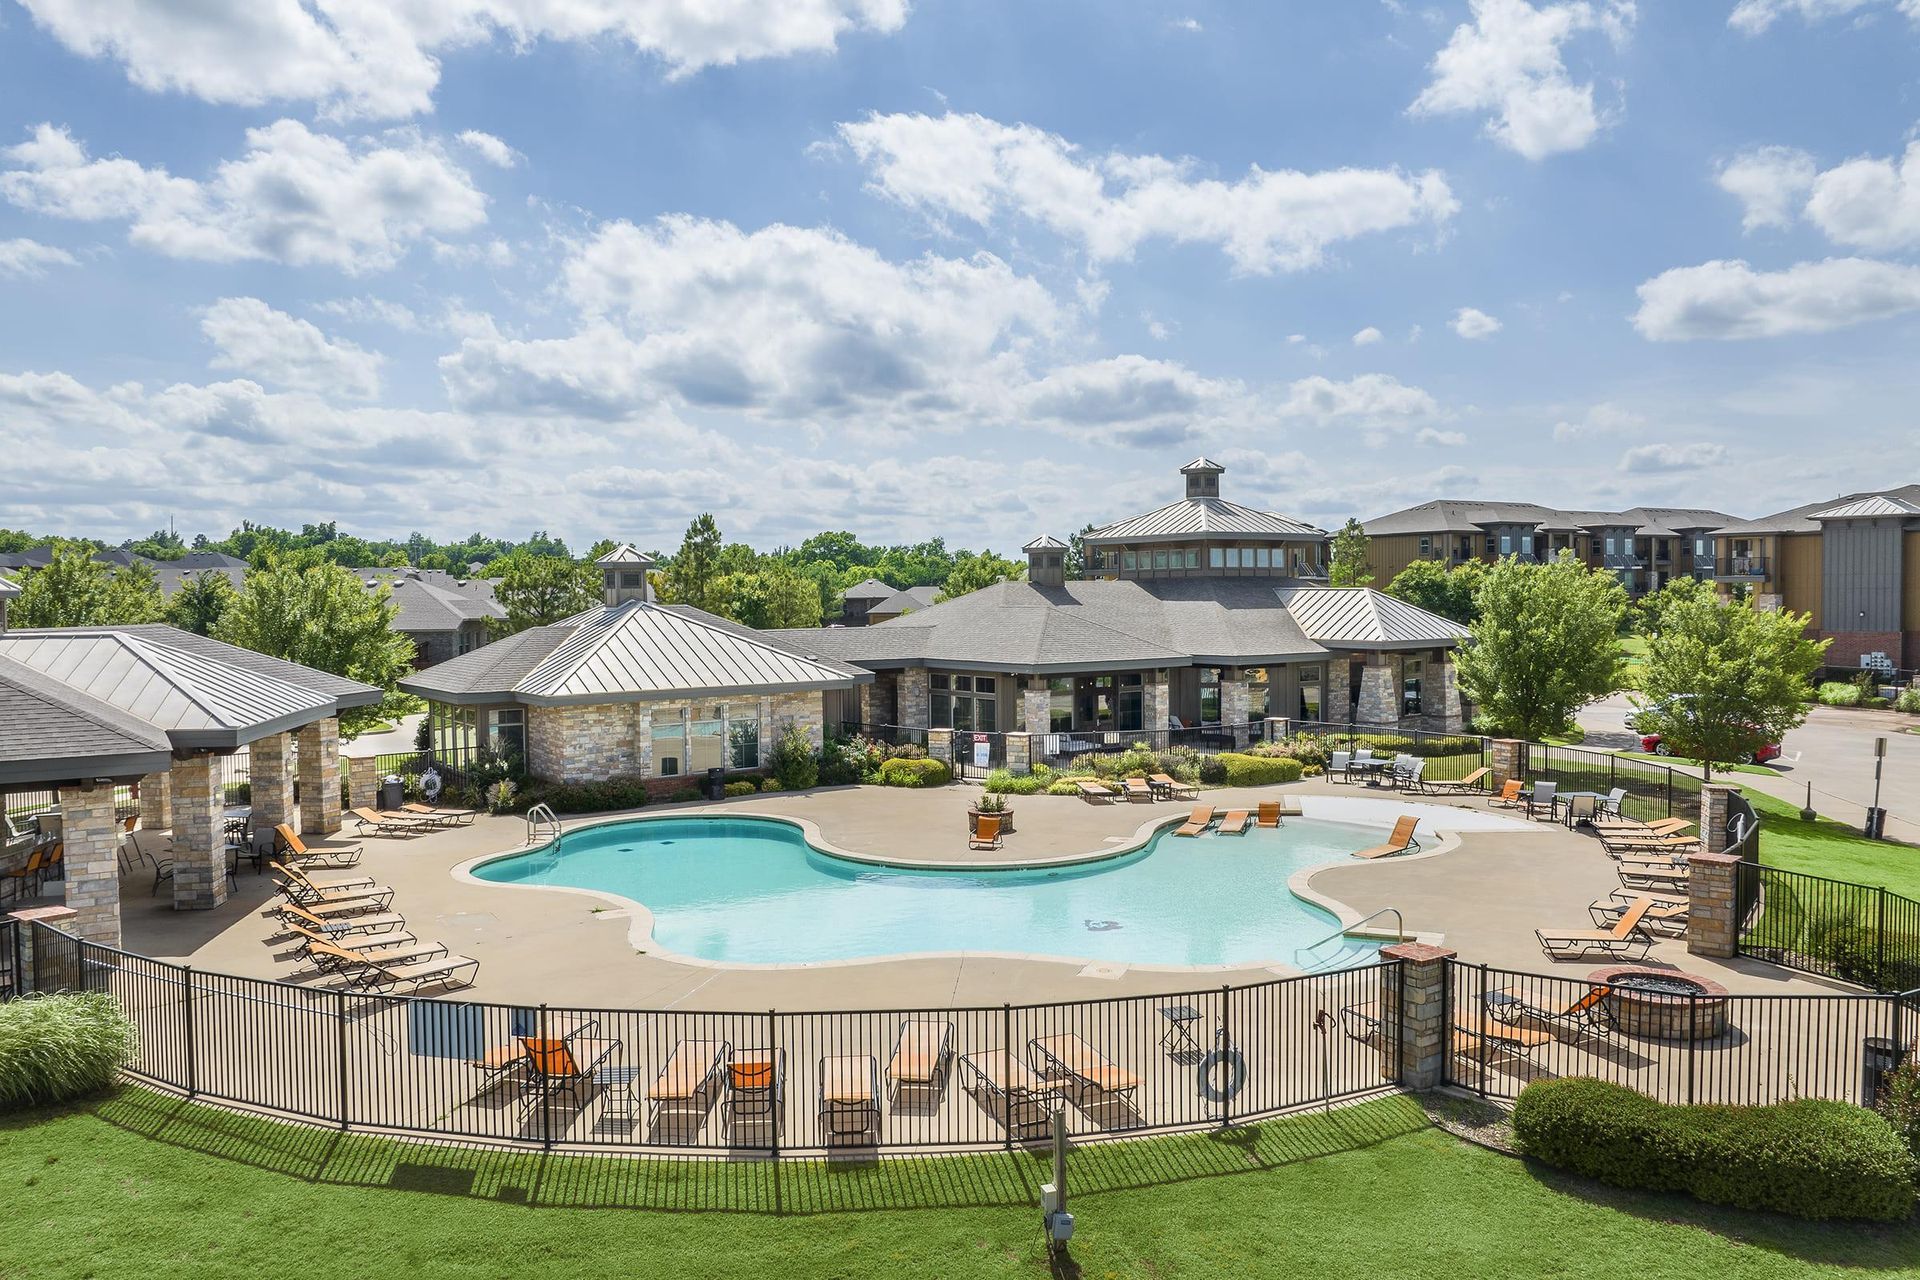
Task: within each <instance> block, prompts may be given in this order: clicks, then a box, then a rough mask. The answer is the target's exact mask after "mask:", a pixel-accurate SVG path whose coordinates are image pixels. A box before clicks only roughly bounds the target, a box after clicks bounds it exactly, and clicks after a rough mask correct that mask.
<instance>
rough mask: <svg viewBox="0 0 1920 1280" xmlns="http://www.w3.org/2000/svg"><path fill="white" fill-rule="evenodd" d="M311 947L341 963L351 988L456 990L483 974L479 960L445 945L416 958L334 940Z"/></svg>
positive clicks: (388, 991) (313, 951)
mask: <svg viewBox="0 0 1920 1280" xmlns="http://www.w3.org/2000/svg"><path fill="white" fill-rule="evenodd" d="M307 951H308V952H309V953H310V954H312V955H313V956H314V958H315V959H316V960H318V959H320V958H322V957H324V958H325V959H326V960H327V961H328V962H329V963H331V964H334V965H337V966H339V972H340V973H341V974H342V976H343V977H345V979H346V985H347V987H348V988H349V989H350V990H354V991H374V992H378V993H379V994H381V995H389V994H391V993H393V992H395V991H398V990H399V989H400V988H402V987H405V988H406V989H407V990H408V991H409V992H415V991H419V990H420V989H421V988H423V987H445V988H446V989H447V990H449V991H453V990H458V989H459V988H461V987H470V986H472V985H473V983H474V979H476V978H478V977H479V976H480V962H479V961H478V960H475V959H473V958H472V957H471V956H458V955H450V954H448V953H447V951H446V949H445V948H444V947H443V948H441V951H440V954H438V955H436V956H432V957H417V958H413V959H406V958H403V957H401V956H388V955H385V954H382V953H381V952H378V951H355V950H353V949H351V948H348V947H342V946H338V945H336V944H334V943H330V942H309V943H308V944H307Z"/></svg>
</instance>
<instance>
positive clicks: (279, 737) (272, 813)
mask: <svg viewBox="0 0 1920 1280" xmlns="http://www.w3.org/2000/svg"><path fill="white" fill-rule="evenodd" d="M247 753H248V755H249V756H250V757H251V758H252V763H251V764H250V765H249V767H248V772H247V777H248V783H249V786H248V791H249V793H250V794H251V795H252V797H253V799H252V804H253V820H254V822H255V823H256V824H258V825H259V826H261V827H263V828H264V827H277V826H279V825H280V824H281V823H283V822H292V821H293V770H294V762H293V735H292V734H287V733H275V734H269V735H268V736H266V737H264V738H256V739H255V740H254V741H253V742H252V743H251V744H249V746H248V748H247Z"/></svg>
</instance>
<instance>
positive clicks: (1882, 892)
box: [1873, 885, 1892, 991]
mask: <svg viewBox="0 0 1920 1280" xmlns="http://www.w3.org/2000/svg"><path fill="white" fill-rule="evenodd" d="M1874 901H1875V906H1874V919H1873V985H1874V986H1875V987H1878V988H1879V989H1880V990H1882V991H1885V990H1887V988H1888V987H1889V986H1891V985H1892V984H1891V983H1889V982H1888V981H1887V886H1885V885H1880V886H1879V891H1878V892H1877V893H1876V894H1875V895H1874Z"/></svg>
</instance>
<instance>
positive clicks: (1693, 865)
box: [1687, 853, 1740, 960]
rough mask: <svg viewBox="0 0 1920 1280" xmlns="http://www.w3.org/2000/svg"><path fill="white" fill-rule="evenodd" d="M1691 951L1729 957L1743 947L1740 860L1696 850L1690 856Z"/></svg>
mask: <svg viewBox="0 0 1920 1280" xmlns="http://www.w3.org/2000/svg"><path fill="white" fill-rule="evenodd" d="M1687 868H1688V872H1687V953H1688V954H1689V955H1696V956H1717V957H1719V958H1720V959H1723V960H1724V959H1726V958H1727V957H1729V956H1732V955H1735V954H1736V953H1738V951H1739V950H1740V919H1739V904H1740V859H1739V858H1736V857H1734V856H1733V855H1731V854H1725V853H1696V854H1694V855H1693V856H1692V857H1691V858H1688V859H1687Z"/></svg>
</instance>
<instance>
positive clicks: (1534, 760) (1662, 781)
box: [1519, 742, 1700, 822]
mask: <svg viewBox="0 0 1920 1280" xmlns="http://www.w3.org/2000/svg"><path fill="white" fill-rule="evenodd" d="M1519 764H1520V770H1521V774H1522V776H1524V777H1525V778H1526V779H1527V781H1528V782H1530V783H1531V782H1551V783H1554V784H1555V785H1556V786H1557V788H1558V789H1559V790H1560V791H1563V792H1565V791H1602V792H1610V791H1612V790H1614V789H1615V788H1624V789H1625V791H1626V793H1627V794H1626V796H1625V797H1624V798H1623V799H1622V800H1621V802H1620V812H1621V814H1622V815H1623V816H1625V817H1629V818H1642V819H1650V818H1685V819H1687V820H1688V821H1689V822H1698V821H1699V820H1700V779H1699V778H1696V777H1694V776H1693V775H1692V774H1689V773H1683V772H1681V771H1680V770H1678V769H1675V768H1672V767H1671V766H1668V765H1663V764H1658V763H1656V762H1654V761H1652V760H1634V759H1631V758H1628V757H1623V756H1617V755H1614V754H1613V753H1612V752H1608V751H1588V750H1586V749H1585V748H1583V747H1556V746H1549V745H1547V744H1545V743H1541V742H1528V743H1523V744H1522V748H1521V756H1520V761H1519Z"/></svg>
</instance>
